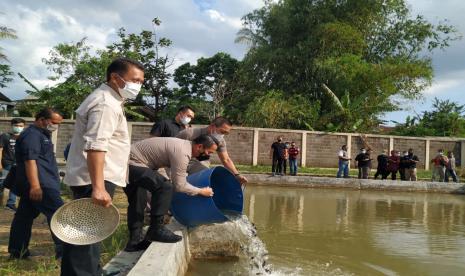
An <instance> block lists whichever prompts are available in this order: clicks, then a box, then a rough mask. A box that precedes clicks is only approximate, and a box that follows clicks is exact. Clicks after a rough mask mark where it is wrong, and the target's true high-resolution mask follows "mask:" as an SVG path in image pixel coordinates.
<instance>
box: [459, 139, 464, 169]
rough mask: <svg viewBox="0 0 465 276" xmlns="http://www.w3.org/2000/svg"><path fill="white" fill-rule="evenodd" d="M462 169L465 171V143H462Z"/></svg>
mask: <svg viewBox="0 0 465 276" xmlns="http://www.w3.org/2000/svg"><path fill="white" fill-rule="evenodd" d="M460 167H461V168H462V169H465V141H460Z"/></svg>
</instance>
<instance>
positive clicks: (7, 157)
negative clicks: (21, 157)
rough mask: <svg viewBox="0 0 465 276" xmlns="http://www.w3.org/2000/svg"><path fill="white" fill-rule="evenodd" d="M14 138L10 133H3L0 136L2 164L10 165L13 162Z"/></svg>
mask: <svg viewBox="0 0 465 276" xmlns="http://www.w3.org/2000/svg"><path fill="white" fill-rule="evenodd" d="M15 144H16V139H15V136H14V135H13V134H12V133H3V134H2V136H1V137H0V147H1V148H2V149H3V150H2V166H3V167H6V166H12V165H13V164H14V163H15Z"/></svg>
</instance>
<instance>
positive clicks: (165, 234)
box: [145, 216, 182, 243]
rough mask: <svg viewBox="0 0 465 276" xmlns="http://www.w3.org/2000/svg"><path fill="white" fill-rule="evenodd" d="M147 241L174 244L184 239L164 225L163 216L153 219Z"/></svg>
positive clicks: (146, 236) (146, 237)
mask: <svg viewBox="0 0 465 276" xmlns="http://www.w3.org/2000/svg"><path fill="white" fill-rule="evenodd" d="M145 239H146V240H148V241H158V242H166V243H174V242H178V241H180V240H182V237H181V236H179V235H176V234H175V233H173V232H172V231H171V230H169V229H168V228H166V226H165V225H164V224H163V216H157V217H152V219H151V224H150V227H149V230H147V234H146V235H145Z"/></svg>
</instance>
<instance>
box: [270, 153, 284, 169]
mask: <svg viewBox="0 0 465 276" xmlns="http://www.w3.org/2000/svg"><path fill="white" fill-rule="evenodd" d="M283 161H284V158H281V157H278V156H273V159H272V162H273V163H271V172H272V173H283V165H284V164H283Z"/></svg>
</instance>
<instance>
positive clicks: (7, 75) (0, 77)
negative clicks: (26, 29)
mask: <svg viewBox="0 0 465 276" xmlns="http://www.w3.org/2000/svg"><path fill="white" fill-rule="evenodd" d="M16 38H17V36H16V31H15V30H13V29H11V28H8V27H6V26H0V39H16ZM5 62H8V58H7V56H6V54H5V53H4V52H3V48H2V47H0V88H5V87H6V84H7V83H8V82H11V81H12V80H13V79H12V76H13V72H12V71H11V66H10V65H9V64H7V63H5Z"/></svg>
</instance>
